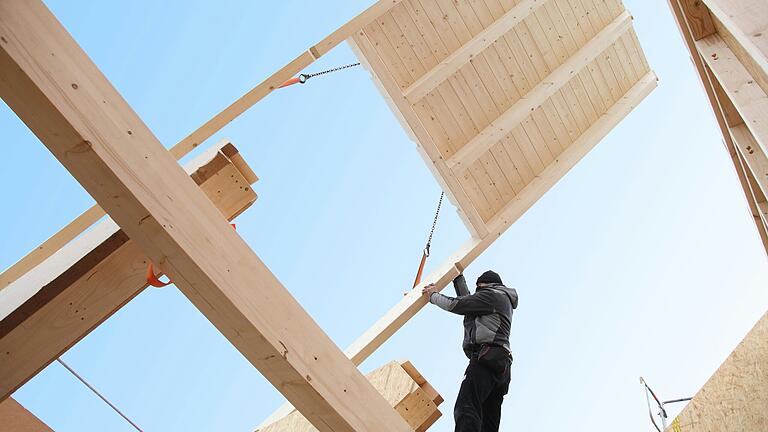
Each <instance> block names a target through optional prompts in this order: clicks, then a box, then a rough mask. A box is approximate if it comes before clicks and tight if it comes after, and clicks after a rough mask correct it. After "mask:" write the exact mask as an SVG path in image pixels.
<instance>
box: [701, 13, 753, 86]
mask: <svg viewBox="0 0 768 432" xmlns="http://www.w3.org/2000/svg"><path fill="white" fill-rule="evenodd" d="M700 1H702V2H703V3H704V5H703V6H702V7H705V8H707V9H709V13H710V14H711V15H713V16H714V17H715V18H716V19H717V20H718V21H720V23H721V24H722V25H723V27H725V28H726V29H727V31H728V32H730V34H731V35H732V36H733V38H734V39H736V41H738V43H739V45H741V48H742V49H743V50H744V52H745V53H746V54H747V55H748V56H749V57H750V58H751V59H752V61H754V62H755V64H757V65H758V67H760V68H761V69H762V70H763V71H764V72H765V73H766V74H768V57H766V53H764V52H762V51H761V50H760V48H759V47H758V46H757V45H755V43H754V41H753V37H755V35H749V34H746V33H745V32H744V31H743V30H742V29H741V28H740V27H739V26H738V25H736V23H735V22H734V20H733V18H732V17H731V14H729V13H727V12H726V11H725V10H723V8H722V7H721V6H720V5H719V4H718V2H716V1H712V0H700ZM732 3H733V2H732ZM762 18H763V20H766V19H768V18H767V17H765V16H764V17H762ZM763 24H765V22H764V23H763ZM714 28H715V29H717V26H716V25H715V26H714ZM763 28H766V27H763Z"/></svg>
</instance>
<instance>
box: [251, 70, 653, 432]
mask: <svg viewBox="0 0 768 432" xmlns="http://www.w3.org/2000/svg"><path fill="white" fill-rule="evenodd" d="M656 83H657V78H656V75H655V74H654V73H653V72H649V73H648V74H647V75H646V76H645V77H643V78H642V79H640V80H639V81H638V82H637V84H635V85H634V86H633V87H632V88H631V89H630V90H629V91H628V92H627V93H626V94H625V95H624V96H623V97H622V98H621V99H620V100H619V101H618V102H616V104H614V105H613V106H612V107H611V108H610V109H608V111H607V112H606V113H605V114H603V115H602V116H601V117H600V119H598V120H597V121H596V122H595V123H594V124H593V125H592V126H591V127H590V128H589V129H587V130H586V131H584V133H583V134H582V135H581V136H580V137H579V138H578V139H577V140H576V141H575V142H574V143H573V144H571V145H570V146H569V147H568V148H567V149H566V150H565V151H564V152H563V153H562V155H560V156H559V157H558V160H557V161H556V162H553V164H551V165H550V166H549V167H547V168H546V169H545V170H544V171H543V172H542V173H541V174H540V175H539V176H538V177H537V178H536V179H534V180H533V181H532V182H531V183H530V184H529V185H528V186H526V188H525V189H523V190H522V191H521V192H520V193H519V194H518V195H517V197H516V198H515V200H514V201H512V202H510V204H508V205H507V206H506V207H505V208H504V209H503V210H502V212H501V213H500V214H499V216H497V217H496V218H495V219H494V220H492V221H491V223H490V224H489V225H488V226H489V233H488V235H487V236H485V237H484V238H482V239H480V238H471V239H469V240H467V241H466V242H465V243H464V244H463V245H462V246H461V247H459V249H458V250H457V251H456V252H454V253H453V254H452V255H451V256H450V257H449V258H448V259H446V260H445V261H443V262H442V263H441V264H440V265H439V266H437V268H435V270H433V271H432V272H431V273H430V274H429V275H427V276H426V277H424V278H423V280H424V281H425V284H426V283H434V284H435V285H436V286H437V287H438V289H440V290H442V289H443V288H445V287H446V286H448V285H449V284H450V283H451V281H453V279H454V278H455V277H456V276H458V275H459V274H461V273H462V272H463V271H464V269H465V268H467V267H469V265H470V264H472V262H474V261H475V260H476V259H477V257H479V256H480V255H481V254H482V253H483V252H485V250H486V249H488V247H489V246H490V245H491V244H492V243H493V242H494V241H495V240H496V239H497V238H498V237H500V236H501V235H502V234H503V233H504V231H506V230H507V228H509V227H510V226H512V224H513V223H514V222H515V221H516V220H517V219H519V218H520V216H522V215H523V213H525V211H527V210H528V209H529V208H530V207H531V206H533V204H534V203H535V202H536V200H537V199H538V197H541V196H542V194H543V191H546V190H549V189H550V188H551V187H552V186H554V185H555V183H557V182H558V181H559V180H560V179H561V178H562V177H563V176H564V175H565V174H566V173H567V172H568V170H570V169H571V168H572V167H573V166H574V165H576V163H577V162H578V161H579V160H581V158H583V157H584V156H585V155H586V154H587V153H588V152H589V151H590V150H591V149H592V148H593V147H594V146H595V145H597V143H598V142H600V141H601V140H602V139H603V138H604V137H605V136H606V135H607V134H608V132H610V131H611V129H613V128H614V127H616V126H617V125H618V124H619V122H621V121H622V120H623V119H624V118H625V117H626V116H627V115H628V114H629V113H630V112H631V111H632V110H633V109H634V108H635V107H636V106H637V105H638V104H640V102H642V100H643V99H645V97H646V96H648V94H650V92H651V91H652V90H653V89H654V88H656ZM426 304H427V301H426V299H425V298H424V296H423V295H421V287H416V288H414V289H412V290H411V291H409V292H408V293H407V294H406V295H405V296H403V298H402V299H401V300H400V301H399V302H398V303H397V304H396V305H395V306H394V307H393V308H392V309H390V310H389V311H388V312H387V313H386V314H384V316H382V317H381V318H379V320H378V321H376V322H375V323H374V324H373V325H372V326H371V327H370V328H368V329H367V330H366V331H365V332H363V334H362V335H361V336H360V337H358V338H357V339H356V340H355V341H354V342H353V343H352V344H351V345H350V346H349V347H348V348H347V350H346V351H345V353H346V355H347V356H348V357H349V358H350V359H351V360H352V361H353V362H354V363H355V364H357V365H359V364H361V363H362V362H364V361H365V360H366V359H367V358H368V357H369V356H370V355H371V354H373V353H374V352H375V351H376V350H377V349H378V348H379V347H380V346H381V345H383V344H384V342H386V341H387V340H388V339H389V338H390V337H391V336H392V335H394V334H395V333H396V332H397V331H398V330H399V329H401V328H402V327H403V326H404V325H405V324H406V323H407V322H408V321H409V320H410V319H411V318H413V317H414V316H415V315H416V314H417V313H418V312H419V311H420V310H421V309H422V308H423V307H424V306H425V305H426ZM291 409H292V407H291V406H290V404H285V405H283V406H281V407H280V408H279V409H278V410H277V411H276V412H274V413H273V414H272V415H270V416H269V417H268V418H267V420H265V421H264V423H262V426H264V425H268V424H270V423H272V422H275V421H277V420H279V419H280V418H282V417H283V416H285V415H287V414H288V413H289V412H290V411H291Z"/></svg>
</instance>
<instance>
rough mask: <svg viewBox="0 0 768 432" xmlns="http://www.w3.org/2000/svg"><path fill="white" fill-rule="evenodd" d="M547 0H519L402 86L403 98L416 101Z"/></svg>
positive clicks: (411, 101)
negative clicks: (428, 68) (405, 86)
mask: <svg viewBox="0 0 768 432" xmlns="http://www.w3.org/2000/svg"><path fill="white" fill-rule="evenodd" d="M547 1H548V0H523V1H521V2H519V3H518V4H516V5H515V6H514V7H513V8H512V9H510V10H509V11H507V13H505V14H504V15H502V16H501V17H500V18H499V19H498V20H496V21H494V22H493V24H491V25H489V26H488V27H486V28H485V29H484V30H483V31H481V32H480V33H478V34H477V35H476V36H475V37H473V38H472V39H470V40H469V41H468V42H467V43H465V44H464V45H462V46H461V47H459V49H458V50H456V51H454V52H453V53H451V54H450V55H449V56H448V57H447V58H446V59H445V60H443V61H441V62H440V63H439V64H438V65H436V66H435V67H434V68H432V69H430V70H429V71H427V73H425V74H424V75H423V76H422V77H421V78H419V79H418V80H416V82H414V83H413V84H411V85H410V86H409V87H408V88H407V89H406V90H405V98H406V99H408V101H409V102H410V103H412V104H415V103H416V102H418V101H420V100H421V99H423V98H424V96H426V95H427V94H428V93H429V92H431V91H432V90H434V89H435V88H436V87H437V86H439V85H440V84H441V83H442V82H444V81H445V80H447V79H448V77H450V76H451V75H453V74H454V73H456V71H458V70H459V69H461V67H462V66H464V65H466V64H467V63H468V62H469V61H470V60H472V59H473V58H475V57H477V56H478V55H480V53H482V52H483V51H484V50H485V49H486V48H488V47H489V46H491V44H493V43H494V42H496V41H497V40H498V39H499V38H500V37H502V36H504V34H505V33H507V32H508V31H510V29H512V28H514V27H515V26H516V25H518V24H520V23H521V22H523V20H525V19H526V18H527V17H528V16H530V15H531V14H532V13H533V12H534V11H535V10H536V9H538V8H539V7H541V6H542V5H543V4H544V3H546V2H547Z"/></svg>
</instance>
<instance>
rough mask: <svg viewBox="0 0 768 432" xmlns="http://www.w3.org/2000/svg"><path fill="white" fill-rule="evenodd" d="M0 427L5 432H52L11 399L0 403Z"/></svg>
mask: <svg viewBox="0 0 768 432" xmlns="http://www.w3.org/2000/svg"><path fill="white" fill-rule="evenodd" d="M0 425H2V430H4V431H7V432H53V429H51V428H50V427H48V425H47V424H45V423H43V421H42V420H40V419H39V418H37V417H36V416H35V415H34V414H32V413H31V412H29V411H28V410H27V409H26V408H24V407H23V406H21V404H20V403H18V402H16V401H15V400H14V399H13V398H8V399H6V400H4V401H2V402H0Z"/></svg>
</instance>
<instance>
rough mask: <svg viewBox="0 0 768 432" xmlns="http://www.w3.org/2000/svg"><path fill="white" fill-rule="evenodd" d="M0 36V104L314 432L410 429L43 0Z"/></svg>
mask: <svg viewBox="0 0 768 432" xmlns="http://www.w3.org/2000/svg"><path fill="white" fill-rule="evenodd" d="M0 37H2V39H0V41H2V43H0V96H2V98H3V100H4V101H5V102H6V103H7V104H8V106H9V107H10V108H11V109H12V110H14V111H15V112H16V114H17V115H18V116H19V118H21V119H22V121H24V122H25V123H26V124H27V126H28V127H29V128H30V129H31V130H32V131H33V132H34V133H35V135H37V137H38V138H39V139H40V140H41V141H42V142H43V143H44V144H45V145H46V146H47V147H48V149H49V150H50V151H51V152H52V153H53V155H54V156H55V157H56V158H57V159H58V160H59V161H60V162H61V163H62V164H63V165H64V166H65V167H66V168H67V169H68V170H69V171H70V173H72V175H73V176H74V177H75V178H76V179H77V180H78V181H79V182H80V183H81V185H82V186H83V187H84V188H85V189H86V190H87V191H88V192H89V193H90V194H91V195H92V196H93V197H94V199H95V200H96V202H98V203H99V205H101V207H102V208H104V209H105V210H107V211H108V212H109V214H110V216H111V217H112V218H113V220H115V222H116V223H117V224H118V225H119V226H120V227H121V228H122V229H123V230H124V231H125V232H126V234H128V236H129V237H130V238H131V239H132V240H133V241H134V242H135V243H136V244H137V245H138V246H139V247H140V248H141V249H142V250H143V251H144V252H145V253H146V254H147V256H148V257H149V258H150V259H151V260H152V261H153V263H155V264H157V266H158V267H159V268H160V269H161V270H162V271H163V272H164V273H166V274H168V275H169V276H170V277H171V279H172V280H173V281H174V282H175V284H176V286H177V287H178V288H179V289H180V290H181V292H182V293H183V294H184V295H185V296H186V297H187V298H189V299H190V301H191V302H192V303H193V304H194V305H195V306H196V307H197V308H198V309H199V310H200V311H201V312H202V313H203V314H204V315H205V316H206V317H207V318H208V319H209V320H210V321H211V323H212V324H213V325H214V326H215V327H216V328H217V329H219V331H221V333H222V334H223V335H224V336H225V337H226V338H227V339H228V340H229V341H230V342H231V343H232V344H233V345H234V346H235V347H236V348H237V349H238V350H239V351H240V352H241V353H242V354H243V356H244V357H245V358H246V359H248V360H249V361H250V362H251V363H252V364H253V365H254V366H255V367H256V368H257V369H258V370H259V371H260V372H261V373H262V374H263V375H264V376H265V378H266V379H267V380H269V381H270V382H271V383H272V384H273V385H274V386H275V387H276V388H277V389H278V390H279V391H280V392H281V393H282V394H283V395H285V396H286V398H287V399H288V400H290V401H291V402H293V404H294V405H295V406H296V407H297V409H299V410H300V411H301V412H302V413H303V414H304V415H305V417H307V419H308V420H309V421H310V422H311V423H312V424H313V425H314V426H315V427H317V428H318V430H321V431H350V432H352V431H357V430H366V431H407V430H408V425H407V424H406V423H405V422H404V421H403V420H402V418H401V417H400V415H398V414H397V412H395V411H394V410H393V409H392V407H391V406H389V404H387V402H386V401H385V400H384V399H383V398H382V397H381V395H380V394H379V393H378V392H377V391H376V390H375V389H374V388H373V387H372V386H371V384H370V383H369V382H368V381H367V380H366V379H365V377H363V375H362V374H360V372H359V371H358V370H357V368H356V367H355V365H354V364H353V363H352V362H350V361H349V359H347V358H346V357H345V356H344V354H343V353H342V352H341V350H340V349H339V348H338V347H337V346H336V345H335V344H334V343H333V342H332V341H331V339H330V338H329V337H328V336H327V335H326V334H325V333H324V332H323V331H322V329H320V327H319V326H318V325H317V323H316V322H314V320H312V318H311V317H310V316H309V315H308V314H307V313H306V311H304V309H302V307H301V306H300V305H299V304H298V303H297V302H296V300H295V299H294V298H293V297H292V296H291V295H290V293H288V291H287V290H286V289H285V287H284V286H283V285H282V284H281V283H280V281H279V280H278V279H277V278H276V277H275V276H274V275H273V274H272V272H270V271H269V269H268V268H267V267H266V266H265V265H264V263H263V262H262V261H261V260H260V259H259V258H258V256H257V255H256V254H255V253H254V252H253V250H251V249H250V247H248V245H247V244H246V243H245V242H244V241H243V240H242V239H241V238H240V237H239V236H238V235H237V233H236V232H235V231H234V230H232V228H231V227H230V226H229V224H228V223H227V221H226V219H225V218H224V217H222V216H221V213H220V212H219V210H218V209H216V207H215V206H214V205H213V204H212V203H211V202H210V200H208V198H207V197H205V195H204V194H203V193H202V192H201V191H200V190H199V189H198V188H197V186H196V185H195V184H194V182H193V181H192V180H191V179H190V178H189V176H187V175H186V174H185V173H184V172H183V170H182V169H181V168H180V167H179V166H178V164H177V163H176V161H175V159H174V158H173V156H172V155H171V154H170V153H169V152H168V151H167V150H166V149H165V148H164V147H163V146H162V145H161V144H160V142H159V141H158V140H157V138H156V137H155V136H154V135H153V134H152V132H151V131H150V130H149V129H148V128H147V127H146V125H145V124H144V123H143V122H142V121H141V119H139V118H138V116H137V115H136V114H135V113H134V112H133V110H131V108H130V107H129V106H128V104H127V103H126V102H125V100H124V99H123V98H122V97H121V96H120V94H119V93H118V92H117V91H116V90H115V89H114V87H113V86H112V85H111V84H110V83H109V81H108V80H107V79H106V78H105V77H104V76H103V74H102V73H101V72H100V71H99V70H98V68H97V67H96V66H95V65H94V64H93V62H92V61H91V60H90V59H89V58H88V57H87V55H86V54H85V53H84V52H83V51H82V49H81V48H80V47H79V46H78V45H77V43H76V42H75V41H74V40H73V39H72V37H71V36H70V35H69V34H68V33H67V32H66V30H65V29H64V28H63V27H62V26H61V24H60V23H59V22H58V21H57V20H56V19H55V17H54V16H53V15H52V14H51V13H50V11H49V10H48V9H47V8H46V7H45V5H44V4H43V3H42V2H39V1H27V0H7V1H3V2H0ZM160 173H162V175H158V174H160ZM287 317H290V319H286V318H287ZM275 323H280V325H276V324H275Z"/></svg>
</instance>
